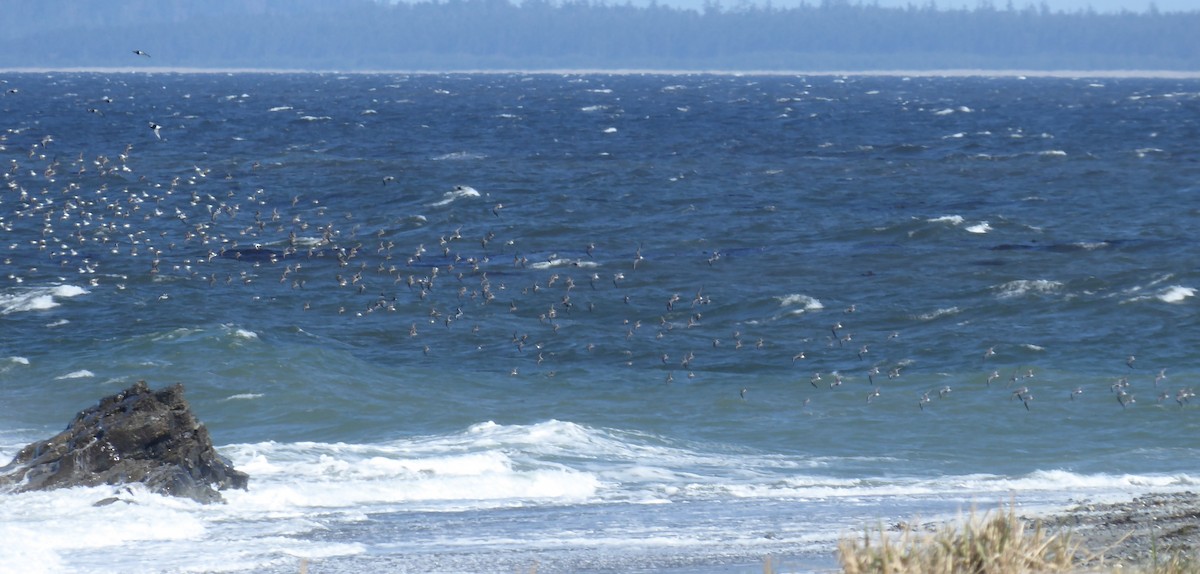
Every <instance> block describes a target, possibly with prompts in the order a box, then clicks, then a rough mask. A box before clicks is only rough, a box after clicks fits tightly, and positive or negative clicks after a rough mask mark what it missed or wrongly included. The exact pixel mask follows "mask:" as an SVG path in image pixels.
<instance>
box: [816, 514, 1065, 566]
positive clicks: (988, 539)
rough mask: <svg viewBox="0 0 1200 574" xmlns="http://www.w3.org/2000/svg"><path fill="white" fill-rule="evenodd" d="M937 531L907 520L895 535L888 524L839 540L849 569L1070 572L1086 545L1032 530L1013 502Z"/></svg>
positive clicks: (1038, 528)
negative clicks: (921, 528)
mask: <svg viewBox="0 0 1200 574" xmlns="http://www.w3.org/2000/svg"><path fill="white" fill-rule="evenodd" d="M960 522H961V524H959V525H957V526H956V525H947V526H943V527H941V528H939V529H938V530H936V531H934V532H931V533H928V532H927V533H920V532H916V531H915V530H914V529H913V527H912V526H908V525H905V526H904V527H902V528H901V530H900V532H899V533H898V534H897V535H896V536H897V537H898V539H897V540H895V541H893V540H892V539H891V535H889V533H888V531H887V530H885V529H884V528H882V527H880V528H879V529H878V530H877V531H872V530H871V529H867V530H866V531H865V532H864V535H863V536H862V538H861V539H859V538H845V539H843V540H841V541H840V542H839V543H838V560H839V562H840V563H841V566H842V570H843V572H845V573H846V574H866V573H871V574H875V573H880V574H910V573H911V574H1017V573H1021V572H1069V571H1071V570H1072V569H1073V568H1074V560H1075V554H1076V552H1078V551H1079V549H1080V545H1079V544H1078V543H1076V542H1074V541H1073V540H1072V538H1071V536H1070V535H1069V534H1065V535H1064V534H1049V533H1047V532H1046V531H1045V530H1044V529H1043V528H1042V526H1041V524H1040V523H1039V524H1038V525H1037V526H1036V527H1034V529H1033V530H1032V531H1031V532H1027V531H1026V527H1025V523H1024V521H1022V520H1021V519H1019V518H1017V516H1016V514H1015V512H1013V510H1012V509H1011V508H1010V509H1009V510H1008V511H1007V512H1000V513H996V514H994V515H989V514H984V515H983V516H981V517H980V516H976V515H975V514H974V513H973V512H972V513H971V515H970V516H968V517H967V518H966V519H965V520H962V521H960Z"/></svg>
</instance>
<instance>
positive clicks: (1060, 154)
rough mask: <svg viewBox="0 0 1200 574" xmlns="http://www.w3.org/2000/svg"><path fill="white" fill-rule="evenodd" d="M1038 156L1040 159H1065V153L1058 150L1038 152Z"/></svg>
mask: <svg viewBox="0 0 1200 574" xmlns="http://www.w3.org/2000/svg"><path fill="white" fill-rule="evenodd" d="M1038 155H1040V156H1042V157H1067V152H1065V151H1063V150H1060V149H1050V150H1046V151H1040V152H1038Z"/></svg>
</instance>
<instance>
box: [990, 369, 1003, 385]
mask: <svg viewBox="0 0 1200 574" xmlns="http://www.w3.org/2000/svg"><path fill="white" fill-rule="evenodd" d="M999 378H1000V371H992V374H990V375H988V378H987V384H988V386H989V387H990V386H992V381H994V380H996V379H999Z"/></svg>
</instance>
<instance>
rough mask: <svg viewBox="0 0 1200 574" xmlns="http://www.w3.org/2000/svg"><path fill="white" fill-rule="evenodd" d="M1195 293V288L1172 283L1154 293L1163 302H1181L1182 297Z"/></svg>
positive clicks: (1185, 297)
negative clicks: (1159, 291)
mask: <svg viewBox="0 0 1200 574" xmlns="http://www.w3.org/2000/svg"><path fill="white" fill-rule="evenodd" d="M1195 294H1196V290H1195V289H1193V288H1191V287H1184V286H1182V285H1172V286H1170V287H1167V288H1166V289H1164V290H1163V291H1162V292H1161V293H1159V294H1158V295H1156V297H1157V298H1158V300H1159V301H1162V302H1164V303H1182V302H1183V300H1184V299H1187V298H1188V297H1192V296H1194V295H1195Z"/></svg>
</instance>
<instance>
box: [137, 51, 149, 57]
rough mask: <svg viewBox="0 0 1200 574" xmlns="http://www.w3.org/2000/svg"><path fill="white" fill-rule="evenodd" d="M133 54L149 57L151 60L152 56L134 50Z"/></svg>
mask: <svg viewBox="0 0 1200 574" xmlns="http://www.w3.org/2000/svg"><path fill="white" fill-rule="evenodd" d="M133 53H134V54H137V55H139V56H145V57H147V58H149V57H150V54H147V53H145V52H143V51H141V50H134V51H133Z"/></svg>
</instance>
